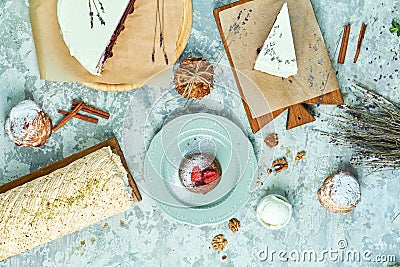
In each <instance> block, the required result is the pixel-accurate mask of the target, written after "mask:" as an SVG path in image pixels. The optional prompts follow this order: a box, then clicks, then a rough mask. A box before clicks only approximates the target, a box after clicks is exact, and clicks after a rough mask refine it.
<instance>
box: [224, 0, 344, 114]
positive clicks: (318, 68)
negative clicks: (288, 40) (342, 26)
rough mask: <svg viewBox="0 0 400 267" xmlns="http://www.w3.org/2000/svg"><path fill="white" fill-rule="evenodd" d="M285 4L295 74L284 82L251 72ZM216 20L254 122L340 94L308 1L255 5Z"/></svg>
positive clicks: (259, 0) (267, 0)
mask: <svg viewBox="0 0 400 267" xmlns="http://www.w3.org/2000/svg"><path fill="white" fill-rule="evenodd" d="M285 2H287V3H288V8H289V15H290V21H291V27H292V33H293V41H294V46H295V50H296V57H297V64H298V68H299V71H298V73H297V75H295V76H291V77H289V78H287V79H283V78H281V77H276V76H273V75H269V74H266V73H263V72H260V71H256V70H253V66H254V62H255V60H256V57H257V48H259V47H262V45H263V43H264V41H265V39H266V38H267V36H268V34H269V32H270V30H271V28H272V26H273V24H274V22H275V18H276V16H277V15H278V13H279V11H280V10H281V8H282V5H283V4H284V3H285ZM219 15H220V19H221V25H222V29H223V32H224V35H225V38H226V42H227V45H228V47H229V52H230V55H231V58H232V61H233V63H234V66H235V69H236V70H237V72H238V73H242V74H243V75H238V79H239V81H240V84H241V87H242V90H243V94H244V96H245V98H246V101H247V103H248V105H249V106H250V108H251V111H252V113H253V116H254V117H253V118H256V117H260V116H261V115H264V114H268V113H271V112H272V111H275V110H278V109H281V108H286V107H288V106H291V105H294V104H297V103H301V102H303V101H305V100H308V99H311V98H314V97H318V96H320V95H322V94H326V93H329V92H332V91H335V90H337V89H339V85H338V82H337V80H336V76H335V73H334V70H333V68H332V64H331V61H330V58H329V54H328V51H327V49H326V46H325V43H324V40H323V37H322V33H321V30H320V28H319V25H318V22H317V19H316V17H315V13H314V10H313V7H312V5H311V2H310V0H287V1H282V0H254V1H250V2H247V3H244V4H241V5H237V6H235V7H232V8H229V9H226V10H223V11H221V12H220V13H219ZM245 76H247V77H248V78H250V79H251V80H252V81H253V82H254V83H255V84H256V85H257V87H258V89H259V90H260V92H261V94H260V92H257V87H255V86H243V85H242V83H243V84H245V83H246V82H245V81H244V79H245ZM247 84H248V83H247ZM260 95H262V96H264V99H262V97H261V98H260ZM265 101H267V103H265Z"/></svg>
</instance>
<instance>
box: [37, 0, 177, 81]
mask: <svg viewBox="0 0 400 267" xmlns="http://www.w3.org/2000/svg"><path fill="white" fill-rule="evenodd" d="M156 5H157V1H148V0H136V2H135V11H134V12H133V13H132V14H131V15H129V16H128V18H127V19H126V21H125V29H124V30H123V31H122V32H121V34H120V36H119V37H118V39H117V42H116V44H115V46H114V48H113V56H112V57H111V58H109V59H107V61H106V63H105V66H104V69H103V72H102V76H100V77H99V76H95V75H91V74H90V73H89V72H88V71H87V70H86V69H85V68H83V67H82V66H81V65H80V63H79V62H78V61H77V60H76V59H75V58H74V57H72V56H70V54H69V50H68V48H67V46H66V45H65V43H64V40H63V38H62V36H61V33H60V27H59V24H58V21H57V12H56V10H57V0H31V1H30V16H31V24H32V32H33V36H34V41H35V47H36V54H37V59H38V65H39V71H40V78H41V79H44V80H52V81H70V82H102V83H121V84H131V83H135V84H142V83H144V82H145V81H146V80H148V79H149V78H150V77H151V76H152V75H154V74H156V73H158V72H159V71H162V70H164V69H165V68H168V67H170V66H171V65H172V64H173V62H174V59H175V57H176V53H175V48H176V41H177V39H178V29H179V26H180V25H181V22H182V17H183V1H176V0H174V1H165V14H164V16H165V24H164V35H165V39H164V41H165V43H166V51H167V55H168V58H169V65H168V66H167V65H166V64H165V60H164V55H163V53H162V49H161V48H160V47H159V38H157V39H156V62H155V63H153V62H152V60H151V54H152V50H153V38H154V26H155V16H156ZM157 36H159V31H157Z"/></svg>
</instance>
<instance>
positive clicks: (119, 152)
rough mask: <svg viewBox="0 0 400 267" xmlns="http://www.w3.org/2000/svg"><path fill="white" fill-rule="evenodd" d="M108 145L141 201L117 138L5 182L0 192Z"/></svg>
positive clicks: (135, 199)
mask: <svg viewBox="0 0 400 267" xmlns="http://www.w3.org/2000/svg"><path fill="white" fill-rule="evenodd" d="M108 146H109V147H110V148H111V150H112V152H113V153H114V154H116V155H118V156H119V157H120V158H121V161H122V165H123V166H124V168H125V170H126V171H127V173H128V181H129V185H130V186H131V188H132V191H133V194H132V196H133V198H134V202H140V201H141V200H142V197H141V195H140V193H139V190H138V188H137V186H136V183H135V180H134V179H133V177H132V174H131V172H130V171H129V169H128V165H127V164H126V160H125V157H124V155H123V153H122V150H121V147H120V146H119V144H118V141H117V139H115V138H111V139H108V140H107V141H104V142H102V143H100V144H97V145H95V146H92V147H90V148H88V149H85V150H83V151H81V152H78V153H76V154H74V155H72V156H69V157H67V158H65V159H62V160H60V161H57V162H55V163H53V164H51V165H49V166H47V167H44V168H42V169H39V170H37V171H34V172H32V173H30V174H28V175H25V176H23V177H20V178H18V179H16V180H14V181H11V182H9V183H7V184H4V185H2V186H0V194H2V193H5V192H7V191H8V190H10V189H13V188H15V187H18V186H20V185H23V184H25V183H27V182H30V181H33V180H35V179H36V178H39V177H42V176H45V175H48V174H50V173H52V172H53V171H55V170H58V169H61V168H64V167H66V166H67V165H69V164H70V163H72V162H74V161H76V160H78V159H80V158H83V157H85V156H87V155H89V154H90V153H92V152H94V151H96V150H99V149H101V148H103V147H108Z"/></svg>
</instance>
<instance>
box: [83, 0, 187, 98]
mask: <svg viewBox="0 0 400 267" xmlns="http://www.w3.org/2000/svg"><path fill="white" fill-rule="evenodd" d="M182 1H183V17H182V23H181V25H180V27H179V29H178V30H179V32H178V40H177V42H176V49H175V51H176V57H175V60H174V63H175V62H176V61H177V60H178V58H179V57H180V56H181V55H182V53H183V51H184V50H185V47H186V44H187V43H188V41H189V37H190V31H191V30H192V20H193V13H192V0H182ZM149 78H150V77H149ZM81 84H83V85H85V86H87V87H90V88H93V89H96V90H100V91H105V92H126V91H131V90H134V89H137V88H140V87H142V86H143V84H108V83H95V82H81Z"/></svg>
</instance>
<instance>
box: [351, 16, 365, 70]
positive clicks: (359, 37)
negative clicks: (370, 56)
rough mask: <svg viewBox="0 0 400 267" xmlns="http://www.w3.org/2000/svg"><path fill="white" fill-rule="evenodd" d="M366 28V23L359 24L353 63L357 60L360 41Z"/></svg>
mask: <svg viewBox="0 0 400 267" xmlns="http://www.w3.org/2000/svg"><path fill="white" fill-rule="evenodd" d="M366 29H367V24H365V23H363V24H362V25H361V29H360V34H359V35H358V42H357V50H356V55H355V56H354V61H353V62H354V63H356V62H357V59H358V56H359V55H360V51H361V45H362V41H363V39H364V36H365V30H366Z"/></svg>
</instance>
